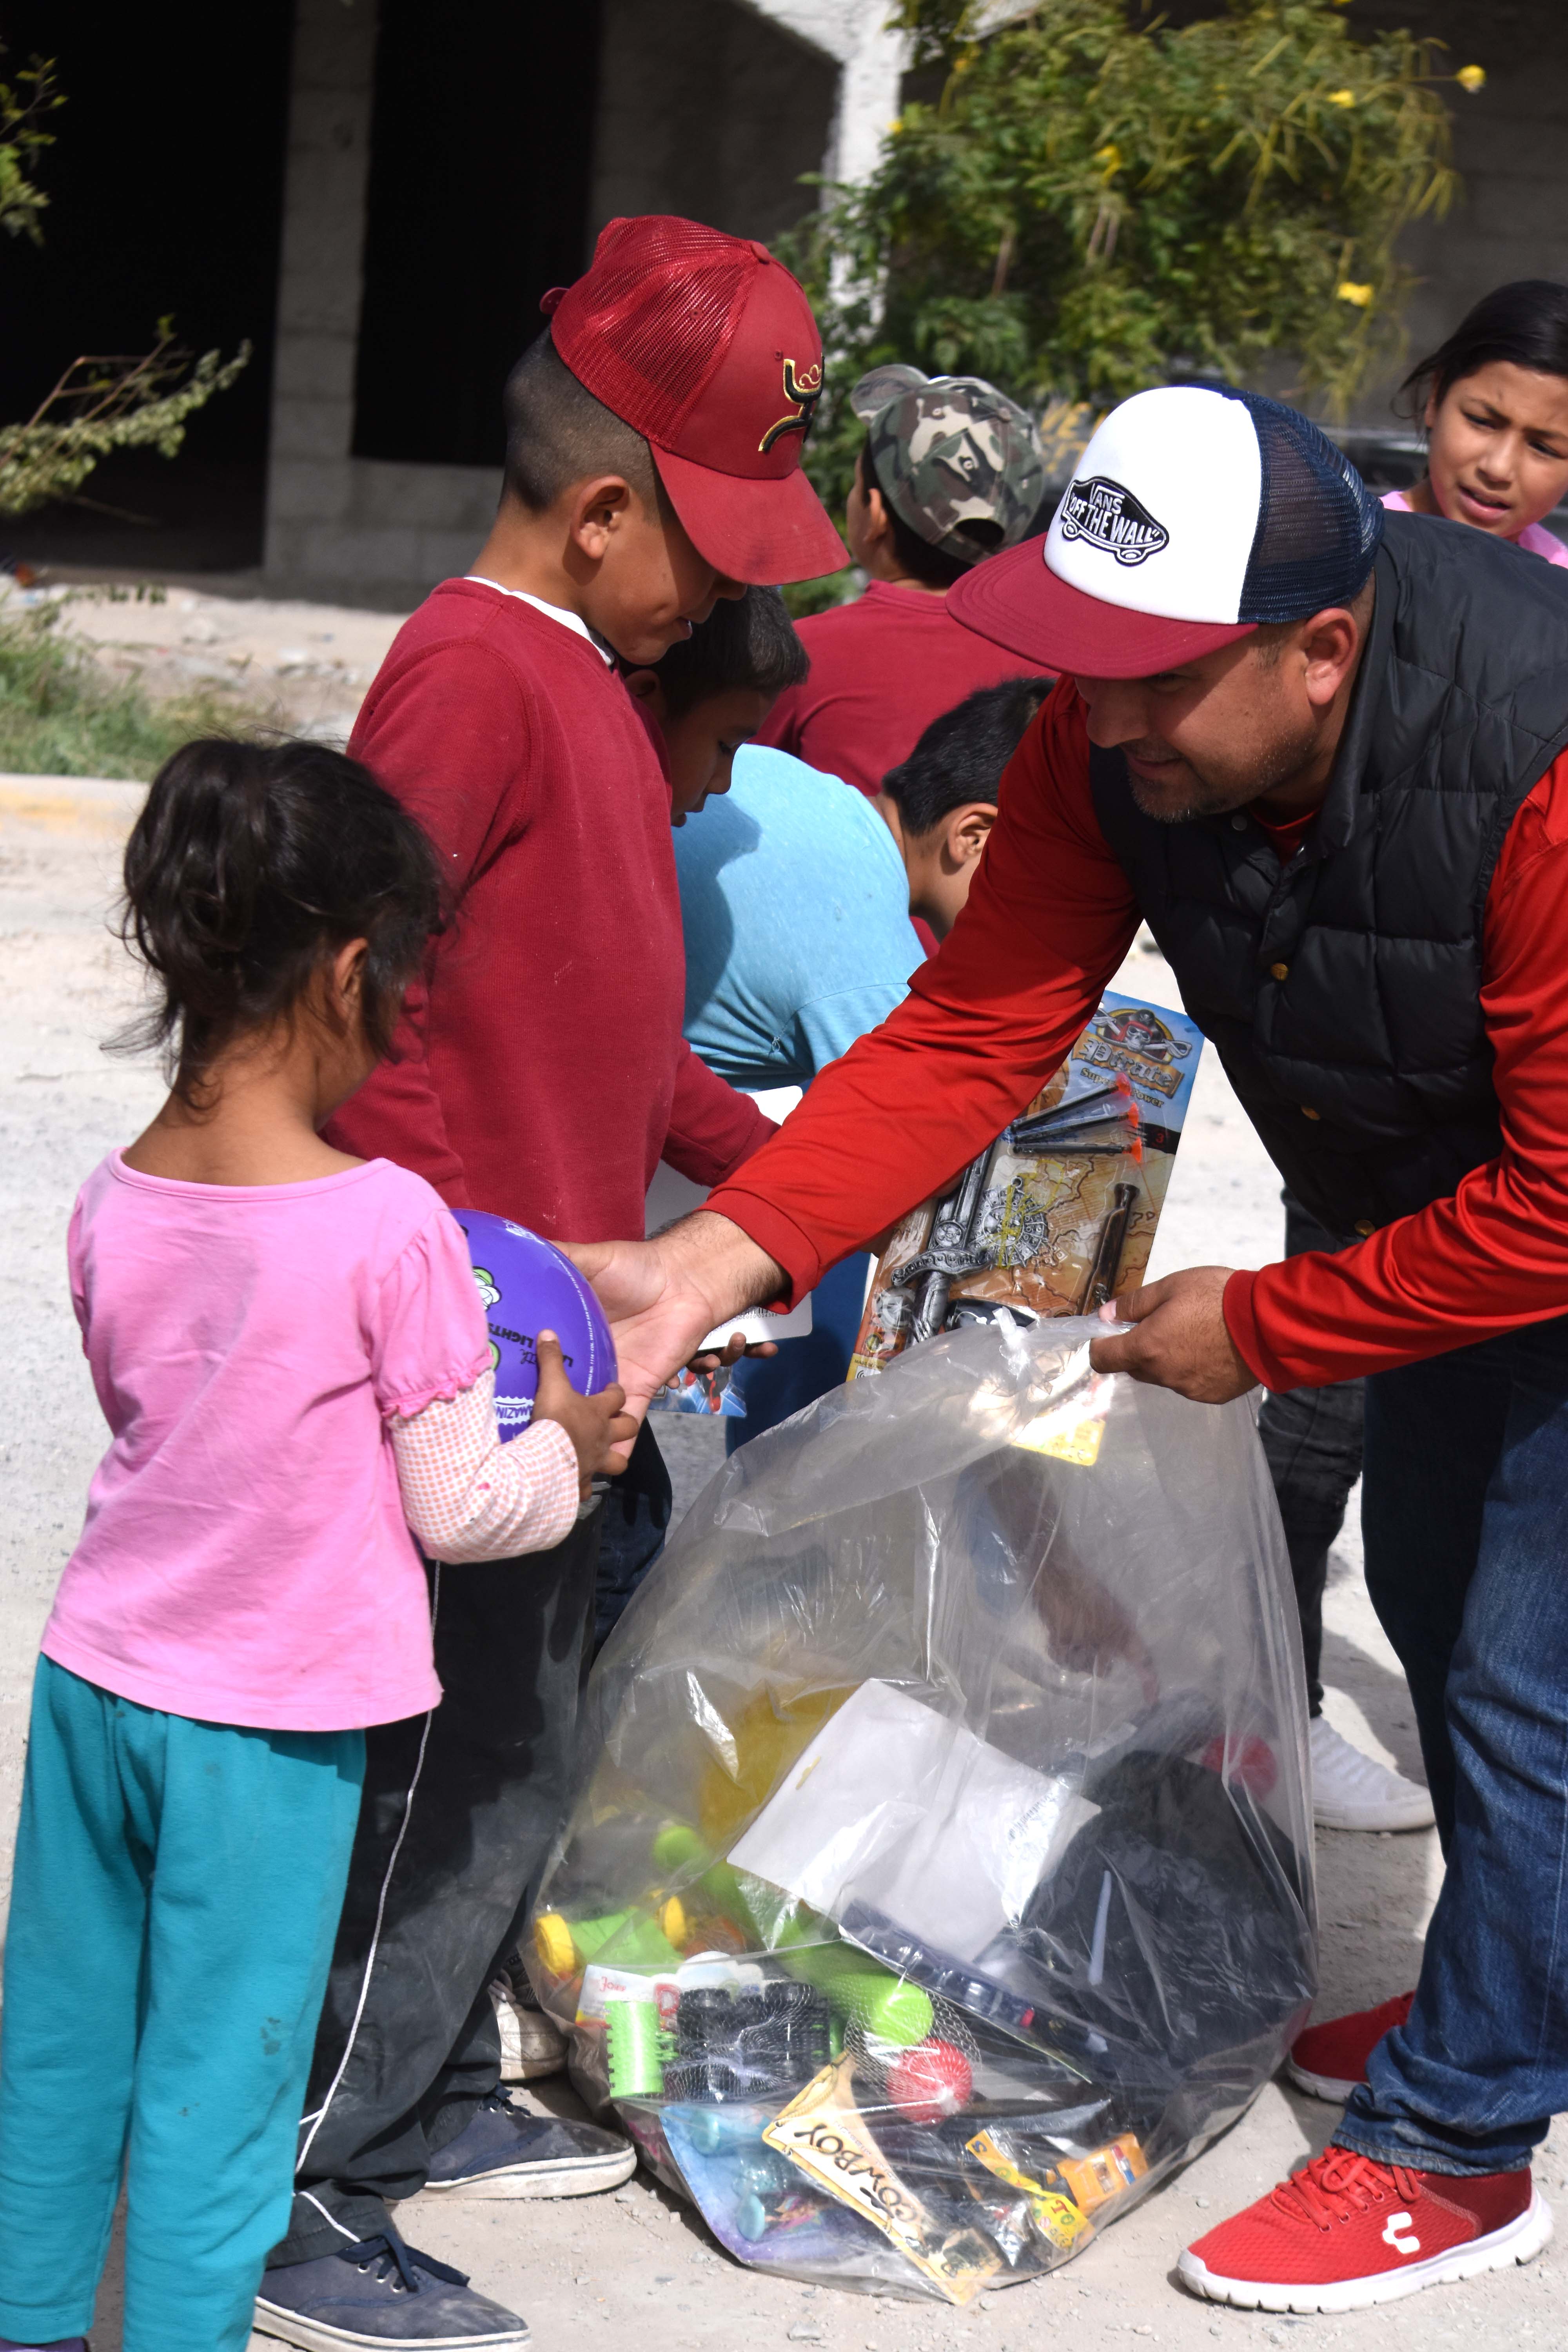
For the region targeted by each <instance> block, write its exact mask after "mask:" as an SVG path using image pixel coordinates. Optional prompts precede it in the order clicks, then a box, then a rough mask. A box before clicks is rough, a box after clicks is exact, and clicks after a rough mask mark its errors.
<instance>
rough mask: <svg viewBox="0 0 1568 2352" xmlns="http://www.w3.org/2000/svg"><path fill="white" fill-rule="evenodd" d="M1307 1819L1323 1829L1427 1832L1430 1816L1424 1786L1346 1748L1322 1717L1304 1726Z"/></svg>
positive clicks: (1354, 1749)
mask: <svg viewBox="0 0 1568 2352" xmlns="http://www.w3.org/2000/svg"><path fill="white" fill-rule="evenodd" d="M1308 1744H1309V1751H1310V1757H1311V1763H1312V1819H1313V1820H1314V1821H1315V1822H1320V1823H1321V1825H1322V1827H1323V1828H1324V1829H1326V1830H1429V1829H1430V1828H1431V1826H1432V1823H1433V1822H1434V1820H1435V1819H1436V1815H1435V1814H1434V1813H1433V1811H1432V1800H1431V1798H1430V1796H1429V1795H1428V1794H1427V1792H1426V1790H1425V1789H1424V1788H1421V1787H1419V1786H1418V1785H1417V1784H1416V1782H1415V1781H1414V1780H1405V1779H1403V1778H1402V1777H1401V1775H1400V1774H1399V1773H1397V1772H1391V1771H1390V1770H1389V1769H1388V1767H1387V1765H1386V1764H1379V1763H1376V1762H1374V1760H1373V1758H1372V1757H1370V1756H1363V1753H1362V1751H1361V1749H1360V1748H1352V1746H1351V1743H1350V1741H1349V1740H1348V1739H1347V1738H1345V1737H1344V1734H1343V1733H1342V1732H1339V1731H1336V1730H1335V1729H1334V1727H1333V1725H1332V1724H1331V1722H1330V1721H1329V1718H1328V1717H1327V1716H1326V1715H1320V1716H1318V1717H1315V1718H1314V1719H1313V1721H1312V1723H1311V1724H1310V1726H1309V1727H1308Z"/></svg>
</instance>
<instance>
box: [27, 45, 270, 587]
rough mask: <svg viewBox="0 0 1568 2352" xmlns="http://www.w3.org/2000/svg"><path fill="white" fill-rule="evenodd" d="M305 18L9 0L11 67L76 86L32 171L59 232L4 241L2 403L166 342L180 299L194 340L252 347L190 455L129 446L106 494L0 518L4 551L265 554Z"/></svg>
mask: <svg viewBox="0 0 1568 2352" xmlns="http://www.w3.org/2000/svg"><path fill="white" fill-rule="evenodd" d="M292 13H293V12H292V8H291V6H290V5H289V0H228V5H226V6H225V7H223V8H220V9H216V10H215V9H214V8H213V7H212V6H211V5H208V0H160V5H159V6H158V7H157V8H155V9H153V11H152V12H151V13H149V12H147V11H146V10H143V9H136V8H110V7H105V6H104V5H102V0H3V5H0V40H3V41H4V43H5V52H6V54H5V58H4V59H3V60H0V79H9V78H11V77H12V76H14V75H15V73H16V70H17V68H20V67H23V66H26V64H27V63H28V62H29V61H30V59H31V58H34V57H43V58H54V59H55V60H56V61H57V64H58V76H59V82H60V87H61V89H63V90H64V92H65V94H66V97H67V100H68V104H67V105H66V106H65V107H63V108H62V109H61V110H60V111H59V113H58V115H56V116H55V118H54V121H53V122H52V124H51V126H50V127H51V129H52V130H53V131H54V133H55V141H56V143H55V145H54V146H53V147H52V148H50V149H48V150H47V152H46V153H45V155H44V156H43V158H42V160H41V162H40V163H39V165H38V167H37V173H36V175H35V176H36V177H37V181H38V183H39V184H40V185H41V186H43V187H44V188H46V189H47V193H48V197H49V206H48V210H47V212H46V214H45V215H44V220H43V229H44V242H43V245H42V247H33V246H32V245H30V244H28V243H27V242H26V239H24V238H13V237H0V318H3V319H4V320H5V333H4V334H3V335H0V418H4V419H5V420H7V421H9V420H11V419H15V418H18V417H23V416H26V415H30V414H31V413H32V410H33V409H34V407H35V406H36V405H37V402H38V401H39V400H40V399H41V398H42V397H43V395H44V394H46V393H47V391H48V389H49V387H50V385H51V384H52V383H54V381H55V379H56V378H57V376H58V374H59V373H60V371H61V370H62V369H63V368H64V367H65V366H67V365H68V362H70V361H71V360H73V359H75V358H76V357H77V356H78V354H79V353H80V352H144V351H147V350H149V349H150V348H151V346H152V344H153V341H154V340H155V336H156V330H157V321H158V320H159V319H160V318H161V317H163V316H164V315H165V314H167V313H172V314H173V317H174V328H175V331H176V333H177V335H178V336H179V339H180V341H182V342H184V343H185V344H187V345H188V346H189V347H190V348H191V349H192V350H193V351H196V352H204V351H208V350H211V349H213V348H214V347H215V346H216V347H217V348H219V349H221V350H222V351H223V352H225V353H228V352H233V351H234V350H235V349H236V347H237V345H238V344H239V343H240V342H241V341H243V340H244V338H245V337H246V336H248V337H249V338H250V340H251V341H252V343H253V344H254V345H255V355H254V357H253V358H252V360H251V362H250V365H249V367H248V368H247V370H246V372H245V373H244V374H243V375H242V376H241V377H240V379H239V381H238V383H237V384H236V385H235V386H234V387H233V389H232V390H231V391H229V392H226V393H225V394H222V395H221V396H220V397H218V398H216V399H215V400H213V401H212V402H211V403H210V404H208V406H207V407H206V408H205V409H203V410H201V411H200V412H198V414H197V415H195V416H194V417H193V418H192V420H191V422H190V425H189V427H188V430H187V433H186V437H185V446H184V449H183V450H182V451H181V453H180V454H179V456H178V457H175V458H174V459H173V460H172V461H171V460H169V459H165V458H163V457H158V456H157V455H156V454H155V453H153V452H151V451H140V450H138V451H126V452H124V453H122V454H121V455H120V456H118V457H112V458H110V459H107V460H106V461H105V462H104V464H102V465H101V466H100V467H99V468H98V469H97V471H96V472H95V473H94V474H93V475H92V476H91V478H89V481H88V482H87V484H86V485H85V498H86V499H90V500H91V501H92V503H91V504H85V503H83V504H69V505H58V506H53V507H47V508H45V509H41V510H40V511H39V512H37V513H36V514H32V515H26V516H22V517H18V518H16V519H14V520H12V519H7V518H4V517H0V553H9V554H12V555H20V556H25V557H26V558H27V559H28V560H29V561H31V562H35V563H38V562H57V563H66V564H76V565H81V566H84V567H89V568H100V567H101V568H115V569H127V570H131V571H138V572H140V571H145V572H187V571H220V572H232V571H239V570H243V569H246V568H248V567H249V566H251V565H253V564H256V563H258V562H260V560H261V540H262V529H263V520H264V513H265V500H266V482H267V436H268V406H269V395H270V389H271V380H272V333H273V313H274V309H275V305H276V300H277V287H278V253H279V235H280V227H281V218H282V189H283V161H284V151H285V146H286V142H287V119H288V96H289V37H290V32H291V26H292ZM105 509H110V511H105Z"/></svg>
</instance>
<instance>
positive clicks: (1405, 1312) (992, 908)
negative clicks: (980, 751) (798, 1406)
mask: <svg viewBox="0 0 1568 2352" xmlns="http://www.w3.org/2000/svg"><path fill="white" fill-rule="evenodd" d="M1137 923H1138V908H1137V907H1136V905H1135V903H1134V901H1133V898H1132V893H1131V886H1130V885H1129V882H1128V879H1127V877H1126V875H1125V874H1124V873H1123V872H1122V869H1121V866H1120V865H1119V864H1118V863H1117V861H1116V859H1115V857H1114V856H1112V855H1111V852H1110V848H1109V847H1108V846H1107V844H1106V841H1105V837H1104V835H1103V834H1102V833H1101V832H1100V826H1099V824H1098V822H1097V821H1096V818H1095V814H1094V805H1093V802H1092V800H1091V798H1090V795H1089V737H1088V733H1087V730H1086V728H1085V724H1084V715H1083V704H1082V702H1081V701H1080V699H1079V695H1078V691H1077V689H1076V688H1075V687H1074V686H1073V685H1072V683H1071V682H1070V680H1068V679H1066V678H1064V679H1063V681H1062V683H1061V684H1060V686H1058V688H1057V690H1056V692H1055V693H1054V694H1053V695H1052V696H1051V698H1050V700H1049V701H1048V702H1047V705H1046V707H1045V709H1043V710H1042V711H1041V713H1040V716H1039V719H1038V720H1037V722H1036V724H1035V726H1034V727H1033V728H1032V729H1031V730H1030V732H1029V733H1028V735H1026V738H1025V739H1024V742H1023V744H1022V746H1021V748H1020V750H1019V751H1018V752H1017V754H1016V758H1015V759H1014V761H1012V764H1011V765H1010V767H1009V768H1008V770H1007V772H1006V775H1005V778H1004V779H1003V784H1002V792H1001V800H1000V806H999V814H998V817H997V822H996V824H995V826H994V829H993V832H992V835H991V838H990V841H989V843H988V844H987V846H986V851H985V856H984V862H983V864H982V866H981V868H980V871H979V874H978V875H977V877H976V878H975V882H974V887H973V890H972V891H971V893H970V898H969V904H968V906H967V908H965V910H964V912H963V915H962V916H961V917H960V918H959V920H958V922H957V924H956V926H955V927H954V929H953V931H952V935H951V936H950V938H949V939H948V940H946V942H945V943H944V945H943V947H942V952H941V954H940V955H938V956H937V957H936V958H935V959H934V960H933V961H931V962H930V963H928V964H926V965H925V966H924V968H923V969H922V970H921V971H919V972H917V974H916V975H915V978H914V981H913V983H912V986H911V992H910V995H909V996H908V997H907V998H906V999H905V1001H904V1003H902V1004H901V1005H900V1006H899V1008H898V1010H897V1011H896V1012H894V1013H892V1014H891V1015H890V1016H889V1019H888V1020H887V1021H885V1022H884V1023H883V1024H882V1026H881V1027H880V1028H879V1029H877V1030H874V1031H873V1032H872V1033H871V1034H870V1035H869V1036H867V1037H863V1038H861V1040H860V1041H859V1043H858V1045H854V1046H852V1047H851V1049H850V1051H849V1052H848V1053H847V1055H845V1056H844V1058H843V1060H842V1061H839V1062H835V1063H834V1064H833V1065H832V1066H831V1067H830V1068H829V1069H827V1070H826V1071H825V1072H824V1073H823V1075H822V1076H820V1077H819V1078H818V1079H817V1081H816V1085H815V1086H814V1087H812V1089H811V1092H810V1094H809V1095H808V1096H807V1097H806V1099H805V1102H804V1103H803V1104H802V1105H801V1107H800V1108H799V1109H798V1110H797V1111H796V1112H795V1115H794V1117H793V1118H791V1120H790V1122H789V1126H788V1128H787V1129H786V1130H784V1133H782V1134H781V1135H780V1136H779V1137H778V1138H777V1139H776V1140H774V1141H773V1142H772V1143H771V1144H770V1145H769V1146H768V1149H767V1150H765V1151H763V1152H762V1153H760V1154H759V1156H758V1157H757V1159H756V1160H754V1161H752V1164H751V1165H750V1166H749V1167H748V1168H747V1170H746V1171H745V1173H744V1175H743V1176H742V1178H741V1179H739V1180H738V1181H733V1180H732V1181H731V1182H730V1183H729V1184H728V1185H726V1186H725V1187H724V1188H723V1189H722V1190H721V1192H716V1193H715V1194H714V1196H713V1201H712V1203H711V1205H712V1206H713V1207H714V1208H715V1209H717V1210H719V1211H721V1213H722V1214H724V1215H725V1216H727V1217H730V1218H731V1219H733V1221H734V1223H736V1224H738V1225H741V1226H742V1227H743V1228H744V1230H745V1231H746V1232H747V1233H748V1234H751V1236H752V1239H753V1240H754V1241H756V1242H758V1243H760V1244H761V1245H762V1247H763V1249H765V1250H766V1251H767V1252H768V1253H769V1255H770V1256H772V1257H774V1258H776V1259H777V1260H778V1262H779V1264H780V1265H782V1266H784V1268H785V1270H786V1272H787V1273H788V1274H789V1276H790V1277H791V1281H792V1284H793V1285H794V1286H795V1290H797V1291H798V1290H801V1289H804V1288H805V1287H806V1286H808V1285H809V1284H810V1283H811V1282H813V1281H815V1280H816V1276H817V1275H818V1273H819V1271H820V1270H821V1268H822V1267H823V1266H825V1265H831V1264H832V1263H833V1262H834V1261H835V1260H836V1259H837V1258H840V1257H842V1256H844V1255H847V1252H848V1251H849V1250H850V1249H851V1248H853V1247H854V1246H855V1245H856V1244H859V1243H861V1242H862V1241H863V1240H864V1237H865V1235H866V1234H868V1233H876V1232H879V1231H880V1230H881V1228H882V1227H884V1226H886V1225H889V1224H890V1223H892V1222H893V1220H894V1219H895V1218H896V1217H898V1216H900V1215H902V1213H904V1211H905V1210H907V1209H909V1208H910V1207H911V1206H912V1205H913V1203H914V1202H917V1201H920V1200H923V1199H924V1198H926V1197H927V1196H928V1195H929V1194H930V1193H931V1192H935V1191H936V1190H937V1188H938V1186H939V1185H941V1184H943V1183H945V1182H947V1181H949V1180H950V1179H951V1178H952V1176H953V1174H954V1173H955V1172H956V1171H957V1170H958V1169H960V1168H961V1167H962V1166H963V1163H964V1162H965V1161H966V1160H970V1159H972V1158H973V1155H974V1153H975V1152H976V1151H978V1150H981V1149H982V1148H983V1147H984V1145H985V1144H986V1143H988V1142H989V1141H990V1139H992V1137H993V1136H994V1135H995V1134H997V1133H998V1132H999V1130H1000V1129H1002V1128H1003V1127H1004V1126H1005V1123H1006V1121H1007V1120H1008V1119H1009V1118H1013V1117H1014V1116H1015V1114H1016V1112H1017V1111H1019V1110H1020V1109H1021V1108H1023V1106H1024V1105H1025V1104H1026V1102H1027V1101H1028V1100H1029V1099H1030V1097H1032V1096H1033V1095H1034V1094H1035V1093H1036V1092H1037V1090H1038V1088H1039V1087H1040V1086H1041V1085H1042V1084H1043V1083H1044V1081H1045V1079H1046V1077H1047V1076H1048V1074H1049V1073H1050V1072H1051V1071H1052V1070H1053V1069H1055V1068H1056V1066H1057V1065H1058V1063H1059V1061H1060V1060H1061V1058H1062V1055H1064V1054H1065V1053H1066V1052H1067V1050H1068V1046H1069V1045H1071V1043H1072V1041H1073V1039H1074V1037H1075V1036H1076V1035H1077V1034H1078V1033H1079V1030H1080V1029H1081V1027H1082V1026H1083V1024H1084V1022H1085V1021H1086V1020H1087V1019H1088V1017H1089V1013H1090V1012H1091V1011H1092V1010H1093V1008H1094V1006H1095V1004H1096V1003H1098V1001H1099V998H1100V991H1101V990H1102V989H1103V988H1104V987H1105V986H1106V984H1107V982H1109V981H1110V978H1111V976H1112V974H1113V973H1114V972H1115V971H1116V969H1117V966H1118V965H1119V964H1120V962H1121V959H1122V957H1123V955H1124V954H1125V953H1126V951H1127V949H1128V947H1129V946H1130V945H1131V940H1132V937H1133V933H1134V931H1135V930H1136V929H1137ZM1565 937H1568V753H1564V754H1563V756H1562V757H1561V758H1560V759H1558V760H1557V761H1555V763H1554V764H1553V765H1552V767H1551V768H1550V769H1549V770H1548V771H1547V773H1546V774H1545V775H1544V776H1543V777H1542V780H1541V782H1539V783H1538V784H1537V785H1536V787H1535V790H1534V791H1533V792H1532V793H1531V795H1530V797H1529V799H1528V800H1527V801H1526V802H1525V803H1524V805H1523V807H1522V808H1521V810H1520V812H1519V814H1518V815H1517V817H1516V818H1515V819H1514V822H1513V824H1512V826H1511V827H1510V832H1509V835H1508V837H1507V839H1506V840H1505V842H1504V844H1503V847H1502V854H1501V856H1500V858H1499V860H1498V864H1497V868H1496V871H1495V873H1494V875H1493V877H1492V884H1491V890H1490V893H1489V897H1488V900H1487V916H1486V929H1485V939H1484V943H1483V963H1482V979H1481V1006H1482V1011H1483V1013H1484V1015H1485V1019H1486V1024H1487V1034H1488V1036H1489V1040H1490V1043H1491V1045H1492V1050H1493V1054H1494V1055H1495V1062H1494V1073H1493V1074H1494V1079H1495V1083H1496V1087H1497V1094H1498V1102H1499V1105H1500V1111H1501V1118H1502V1135H1503V1148H1502V1151H1501V1153H1500V1157H1499V1158H1498V1159H1496V1160H1489V1161H1488V1162H1487V1164H1486V1165H1485V1166H1484V1167H1480V1168H1476V1169H1472V1170H1471V1171H1470V1172H1469V1174H1468V1175H1467V1176H1466V1177H1464V1178H1463V1179H1462V1181H1460V1183H1459V1184H1458V1187H1457V1189H1456V1191H1455V1192H1454V1194H1453V1195H1452V1197H1451V1198H1449V1199H1447V1200H1442V1201H1435V1202H1432V1203H1431V1205H1430V1206H1429V1207H1428V1208H1425V1209H1422V1210H1420V1211H1418V1212H1417V1213H1416V1214H1415V1215H1414V1216H1409V1217H1401V1218H1399V1219H1397V1220H1396V1221H1395V1223H1393V1224H1390V1225H1385V1226H1384V1227H1383V1228H1382V1230H1381V1231H1380V1232H1378V1233H1375V1234H1373V1235H1372V1236H1371V1238H1370V1239H1369V1240H1367V1241H1363V1242H1361V1243H1359V1244H1357V1245H1356V1246H1355V1247H1354V1248H1352V1249H1348V1250H1344V1251H1342V1252H1341V1253H1340V1254H1339V1255H1332V1256H1331V1255H1327V1254H1326V1253H1320V1254H1315V1255H1309V1256H1306V1257H1296V1258H1289V1259H1286V1260H1285V1261H1283V1262H1282V1263H1281V1264H1279V1265H1268V1266H1265V1267H1264V1268H1263V1270H1262V1271H1261V1273H1238V1274H1235V1275H1233V1276H1231V1279H1230V1282H1229V1283H1228V1285H1227V1286H1226V1294H1225V1314H1226V1324H1227V1325H1228V1327H1229V1329H1230V1333H1231V1337H1232V1338H1233V1339H1235V1341H1236V1344H1237V1347H1238V1348H1239V1349H1240V1350H1241V1352H1242V1354H1243V1355H1244V1356H1245V1358H1246V1359H1247V1363H1248V1364H1249V1365H1250V1366H1251V1368H1252V1370H1253V1371H1254V1372H1255V1373H1256V1374H1257V1375H1258V1379H1259V1380H1260V1381H1264V1382H1265V1384H1266V1385H1267V1386H1268V1387H1269V1388H1271V1389H1290V1388H1297V1387H1303V1386H1307V1387H1310V1386H1321V1384H1322V1383H1324V1382H1325V1381H1337V1380H1343V1379H1346V1378H1348V1377H1350V1376H1351V1375H1352V1374H1354V1373H1358V1372H1374V1371H1383V1370H1388V1369H1389V1368H1390V1367H1392V1366H1394V1365H1396V1364H1407V1363H1414V1362H1416V1361H1418V1360H1420V1359H1421V1358H1422V1357H1425V1356H1433V1355H1438V1354H1440V1353H1441V1352H1442V1351H1443V1350H1444V1349H1448V1348H1457V1347H1461V1346H1464V1345H1466V1344H1468V1342H1470V1341H1472V1340H1477V1339H1489V1338H1491V1337H1493V1336H1494V1335H1496V1334H1498V1333H1500V1332H1503V1331H1510V1330H1513V1329H1515V1328H1518V1327H1519V1326H1520V1325H1521V1324H1526V1323H1534V1322H1540V1321H1542V1320H1543V1319H1544V1318H1547V1317H1549V1316H1556V1315H1562V1314H1564V1313H1568V1119H1565V1118H1564V1115H1563V1107H1564V1105H1565V1104H1568V955H1565V954H1564V953H1563V940H1564V938H1565Z"/></svg>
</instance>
